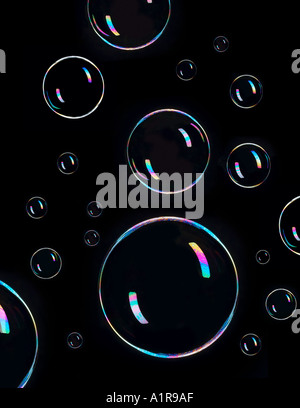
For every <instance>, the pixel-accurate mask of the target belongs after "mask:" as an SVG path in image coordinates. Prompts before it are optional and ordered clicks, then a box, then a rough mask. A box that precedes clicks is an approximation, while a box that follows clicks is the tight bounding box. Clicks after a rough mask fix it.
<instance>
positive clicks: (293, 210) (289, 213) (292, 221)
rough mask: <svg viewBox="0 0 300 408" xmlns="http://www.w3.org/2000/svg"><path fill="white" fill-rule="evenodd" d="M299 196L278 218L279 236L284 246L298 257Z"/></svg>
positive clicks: (299, 241)
mask: <svg viewBox="0 0 300 408" xmlns="http://www.w3.org/2000/svg"><path fill="white" fill-rule="evenodd" d="M299 211H300V196H298V197H296V198H294V199H293V200H291V201H290V202H289V203H288V204H287V205H286V206H285V207H284V209H283V210H282V212H281V214H280V217H279V234H280V237H281V239H282V242H283V243H284V244H285V246H286V247H287V248H288V249H289V250H290V251H292V252H294V254H297V255H300V238H299V235H300V217H299ZM298 234H299V235H298Z"/></svg>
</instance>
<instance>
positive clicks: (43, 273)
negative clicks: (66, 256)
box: [30, 248, 62, 279]
mask: <svg viewBox="0 0 300 408" xmlns="http://www.w3.org/2000/svg"><path fill="white" fill-rule="evenodd" d="M30 267H31V270H32V272H33V273H34V274H35V275H36V276H37V277H38V278H41V279H51V278H54V276H56V275H57V274H58V273H59V272H60V270H61V267H62V260H61V257H60V255H59V254H58V253H57V252H56V251H55V250H54V249H51V248H41V249H39V250H37V251H36V252H35V253H34V254H33V255H32V257H31V260H30Z"/></svg>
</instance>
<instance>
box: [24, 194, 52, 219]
mask: <svg viewBox="0 0 300 408" xmlns="http://www.w3.org/2000/svg"><path fill="white" fill-rule="evenodd" d="M47 211H48V205H47V202H46V200H45V199H44V198H42V197H32V198H30V199H29V200H28V202H27V204H26V212H27V214H28V215H29V216H30V217H31V218H35V219H40V218H43V217H44V216H45V215H46V214H47Z"/></svg>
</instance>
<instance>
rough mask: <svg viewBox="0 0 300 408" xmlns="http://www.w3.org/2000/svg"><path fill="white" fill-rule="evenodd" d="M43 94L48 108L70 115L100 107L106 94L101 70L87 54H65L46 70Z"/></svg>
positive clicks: (72, 116)
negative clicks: (85, 55) (67, 55)
mask: <svg viewBox="0 0 300 408" xmlns="http://www.w3.org/2000/svg"><path fill="white" fill-rule="evenodd" d="M43 95H44V99H45V101H46V103H47V105H48V106H49V108H50V109H51V110H52V111H53V112H55V113H57V114H58V115H60V116H62V117H64V118H68V119H79V118H83V117H85V116H88V115H90V114H91V113H92V112H94V110H96V109H97V107H98V106H99V104H100V102H101V101H102V98H103V95H104V80H103V76H102V74H101V72H100V70H99V69H98V68H97V67H96V65H95V64H93V63H92V62H91V61H89V60H88V59H86V58H83V57H78V56H70V57H64V58H61V59H59V60H58V61H56V62H55V63H54V64H52V65H51V66H50V68H49V69H48V70H47V72H46V74H45V76H44V79H43Z"/></svg>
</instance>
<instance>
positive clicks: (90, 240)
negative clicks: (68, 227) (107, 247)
mask: <svg viewBox="0 0 300 408" xmlns="http://www.w3.org/2000/svg"><path fill="white" fill-rule="evenodd" d="M99 241H100V235H99V234H98V232H97V231H95V230H89V231H87V232H86V233H85V234H84V242H85V243H86V244H87V245H88V246H96V245H98V244H99Z"/></svg>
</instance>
